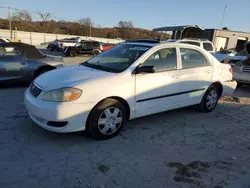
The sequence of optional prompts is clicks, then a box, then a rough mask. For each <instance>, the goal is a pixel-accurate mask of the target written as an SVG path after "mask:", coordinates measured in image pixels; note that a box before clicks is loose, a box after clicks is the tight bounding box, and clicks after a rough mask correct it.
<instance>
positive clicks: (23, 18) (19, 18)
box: [12, 10, 32, 22]
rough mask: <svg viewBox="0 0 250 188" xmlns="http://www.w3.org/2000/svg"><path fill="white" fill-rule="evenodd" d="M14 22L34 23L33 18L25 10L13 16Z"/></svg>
mask: <svg viewBox="0 0 250 188" xmlns="http://www.w3.org/2000/svg"><path fill="white" fill-rule="evenodd" d="M12 20H14V21H27V22H32V17H31V15H30V13H29V12H28V11H26V10H23V11H18V12H15V13H14V14H13V16H12Z"/></svg>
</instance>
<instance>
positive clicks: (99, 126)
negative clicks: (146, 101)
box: [87, 99, 127, 140]
mask: <svg viewBox="0 0 250 188" xmlns="http://www.w3.org/2000/svg"><path fill="white" fill-rule="evenodd" d="M126 119H127V114H126V110H125V108H124V106H123V105H122V104H121V103H120V102H119V101H117V100H115V99H106V100H104V101H102V102H101V103H100V104H98V105H97V106H96V107H95V108H94V109H93V110H92V112H91V114H90V117H89V119H88V124H87V130H88V132H89V133H90V134H91V135H92V136H93V137H94V138H95V139H98V140H104V139H109V138H112V137H114V136H116V135H118V134H119V133H120V132H121V130H122V128H123V125H124V123H125V121H126Z"/></svg>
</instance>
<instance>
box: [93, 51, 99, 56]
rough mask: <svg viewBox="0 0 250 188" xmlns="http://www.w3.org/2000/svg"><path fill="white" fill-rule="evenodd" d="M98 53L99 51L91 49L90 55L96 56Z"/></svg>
mask: <svg viewBox="0 0 250 188" xmlns="http://www.w3.org/2000/svg"><path fill="white" fill-rule="evenodd" d="M99 54H100V52H99V51H97V50H96V51H93V53H92V56H97V55H99Z"/></svg>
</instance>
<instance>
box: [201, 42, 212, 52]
mask: <svg viewBox="0 0 250 188" xmlns="http://www.w3.org/2000/svg"><path fill="white" fill-rule="evenodd" d="M203 48H204V49H205V50H207V51H213V50H214V49H213V46H212V44H211V43H208V42H204V43H203Z"/></svg>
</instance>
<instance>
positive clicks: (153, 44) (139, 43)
mask: <svg viewBox="0 0 250 188" xmlns="http://www.w3.org/2000/svg"><path fill="white" fill-rule="evenodd" d="M123 44H134V45H138V46H148V47H153V46H156V45H158V44H160V43H147V42H124V43H123Z"/></svg>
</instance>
